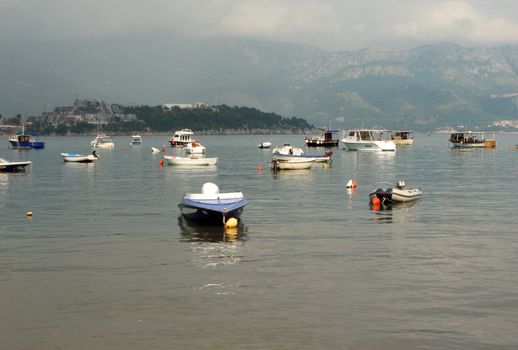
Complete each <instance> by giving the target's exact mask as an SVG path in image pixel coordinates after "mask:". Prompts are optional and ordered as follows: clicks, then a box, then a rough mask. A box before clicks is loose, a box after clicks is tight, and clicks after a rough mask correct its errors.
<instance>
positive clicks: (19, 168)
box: [0, 158, 32, 173]
mask: <svg viewBox="0 0 518 350" xmlns="http://www.w3.org/2000/svg"><path fill="white" fill-rule="evenodd" d="M30 164H32V162H31V161H30V160H26V161H21V162H11V161H9V160H7V159H3V158H0V172H2V173H17V172H23V171H25V167H26V166H27V165H30Z"/></svg>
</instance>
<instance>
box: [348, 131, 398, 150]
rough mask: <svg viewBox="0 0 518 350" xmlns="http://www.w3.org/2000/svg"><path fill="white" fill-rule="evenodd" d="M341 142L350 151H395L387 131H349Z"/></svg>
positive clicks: (394, 145)
mask: <svg viewBox="0 0 518 350" xmlns="http://www.w3.org/2000/svg"><path fill="white" fill-rule="evenodd" d="M342 142H343V144H344V145H345V147H346V148H347V149H348V150H350V151H370V152H394V151H395V150H396V144H395V143H394V141H393V140H391V139H390V132H389V131H387V130H376V129H356V130H349V131H348V132H347V135H346V136H345V137H344V138H343V139H342Z"/></svg>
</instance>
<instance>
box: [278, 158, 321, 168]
mask: <svg viewBox="0 0 518 350" xmlns="http://www.w3.org/2000/svg"><path fill="white" fill-rule="evenodd" d="M314 162H315V160H314V159H289V160H282V159H273V160H272V161H271V163H270V164H271V167H272V169H273V170H302V169H310V168H311V166H312V165H313V163H314Z"/></svg>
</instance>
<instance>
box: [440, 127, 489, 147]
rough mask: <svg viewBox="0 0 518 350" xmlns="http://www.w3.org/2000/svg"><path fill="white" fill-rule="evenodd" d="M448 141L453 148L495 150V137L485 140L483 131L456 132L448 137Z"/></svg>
mask: <svg viewBox="0 0 518 350" xmlns="http://www.w3.org/2000/svg"><path fill="white" fill-rule="evenodd" d="M448 141H449V142H450V143H451V144H452V145H453V147H454V148H495V147H496V137H495V134H494V133H493V138H492V139H489V138H486V132H483V131H458V132H453V133H452V134H451V135H450V138H449V139H448Z"/></svg>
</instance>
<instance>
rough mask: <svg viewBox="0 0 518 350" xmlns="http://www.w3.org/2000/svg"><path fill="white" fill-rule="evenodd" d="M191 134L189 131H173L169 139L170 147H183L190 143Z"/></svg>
mask: <svg viewBox="0 0 518 350" xmlns="http://www.w3.org/2000/svg"><path fill="white" fill-rule="evenodd" d="M192 135H193V132H192V130H191V129H182V130H178V131H175V133H174V135H173V137H171V138H170V139H169V143H170V144H171V147H185V146H187V144H188V143H190V142H192V141H193V140H192V138H191V136H192Z"/></svg>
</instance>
